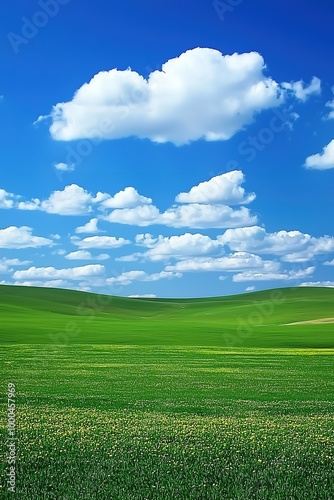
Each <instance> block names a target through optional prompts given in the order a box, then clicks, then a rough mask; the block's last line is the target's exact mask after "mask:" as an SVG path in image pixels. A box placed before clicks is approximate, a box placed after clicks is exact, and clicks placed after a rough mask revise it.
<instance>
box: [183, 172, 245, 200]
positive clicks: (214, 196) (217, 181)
mask: <svg viewBox="0 0 334 500" xmlns="http://www.w3.org/2000/svg"><path fill="white" fill-rule="evenodd" d="M244 182H245V176H244V174H243V172H241V171H240V170H233V171H231V172H226V173H225V174H221V175H217V176H216V177H212V179H210V180H209V181H205V182H201V183H200V184H198V185H197V186H194V187H192V188H191V189H190V191H189V192H188V193H180V194H179V195H178V196H177V197H176V201H177V202H179V203H205V204H210V203H220V204H225V205H240V204H246V203H250V202H251V201H253V200H254V199H255V194H254V193H250V194H246V193H245V190H244V188H242V187H241V184H243V183H244Z"/></svg>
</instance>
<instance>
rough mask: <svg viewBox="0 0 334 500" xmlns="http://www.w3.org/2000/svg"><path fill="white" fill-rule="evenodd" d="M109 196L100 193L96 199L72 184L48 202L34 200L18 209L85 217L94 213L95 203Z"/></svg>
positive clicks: (52, 196) (21, 203)
mask: <svg viewBox="0 0 334 500" xmlns="http://www.w3.org/2000/svg"><path fill="white" fill-rule="evenodd" d="M107 196H109V195H106V194H104V193H100V192H99V193H97V194H96V196H95V197H94V196H92V195H91V194H90V193H89V192H88V191H86V190H85V189H83V188H82V187H80V186H78V185H77V184H71V185H70V186H66V187H65V188H64V189H63V190H62V191H54V192H53V193H51V195H50V196H49V198H48V199H47V200H44V201H41V200H39V199H38V198H34V199H33V200H31V201H24V202H20V203H19V204H18V205H17V208H18V209H19V210H41V211H42V212H47V213H49V214H58V215H85V214H88V213H90V212H91V211H92V207H93V205H94V204H95V203H100V202H101V201H103V200H104V199H105V197H107Z"/></svg>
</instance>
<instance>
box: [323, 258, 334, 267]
mask: <svg viewBox="0 0 334 500" xmlns="http://www.w3.org/2000/svg"><path fill="white" fill-rule="evenodd" d="M324 265H325V266H334V259H333V260H331V261H327V262H324Z"/></svg>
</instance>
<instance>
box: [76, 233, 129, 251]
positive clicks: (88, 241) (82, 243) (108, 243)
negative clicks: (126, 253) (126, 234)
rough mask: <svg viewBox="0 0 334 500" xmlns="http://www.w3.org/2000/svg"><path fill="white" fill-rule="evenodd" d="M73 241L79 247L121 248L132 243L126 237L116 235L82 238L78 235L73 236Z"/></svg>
mask: <svg viewBox="0 0 334 500" xmlns="http://www.w3.org/2000/svg"><path fill="white" fill-rule="evenodd" d="M71 241H72V243H73V244H74V245H76V246H78V247H79V248H82V249H86V248H120V247H123V246H124V245H128V244H130V243H131V241H130V240H126V239H125V238H115V236H88V237H87V238H84V239H82V240H80V239H79V238H78V237H76V236H73V237H72V238H71Z"/></svg>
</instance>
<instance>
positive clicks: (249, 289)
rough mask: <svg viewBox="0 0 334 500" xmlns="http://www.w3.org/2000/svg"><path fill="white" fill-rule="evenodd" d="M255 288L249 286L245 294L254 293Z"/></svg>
mask: <svg viewBox="0 0 334 500" xmlns="http://www.w3.org/2000/svg"><path fill="white" fill-rule="evenodd" d="M254 290H255V286H248V287H247V288H246V290H245V292H254Z"/></svg>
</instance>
